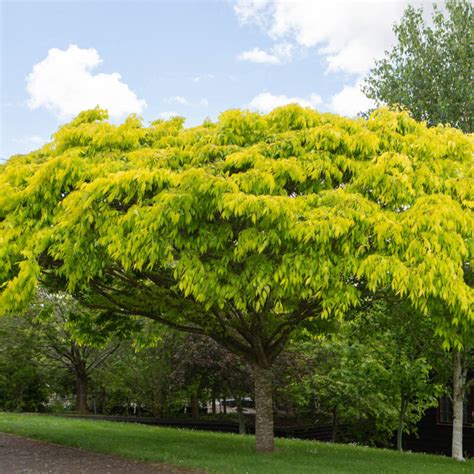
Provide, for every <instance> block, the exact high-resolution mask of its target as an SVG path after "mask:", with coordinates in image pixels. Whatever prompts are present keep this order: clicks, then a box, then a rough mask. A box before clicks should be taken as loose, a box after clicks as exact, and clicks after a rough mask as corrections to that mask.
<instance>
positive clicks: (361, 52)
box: [234, 0, 413, 74]
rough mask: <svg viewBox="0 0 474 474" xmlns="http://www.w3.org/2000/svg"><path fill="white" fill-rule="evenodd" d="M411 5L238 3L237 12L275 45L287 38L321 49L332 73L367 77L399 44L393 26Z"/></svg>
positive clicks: (321, 0)
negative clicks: (256, 26) (394, 44)
mask: <svg viewBox="0 0 474 474" xmlns="http://www.w3.org/2000/svg"><path fill="white" fill-rule="evenodd" d="M408 3H409V2H408V1H406V0H400V1H397V2H394V1H388V0H366V1H364V2H361V1H357V0H334V1H328V0H311V1H308V0H291V1H290V0H280V1H278V2H274V1H272V0H237V2H236V4H235V5H234V11H235V13H236V15H237V17H238V19H239V20H240V22H241V23H242V24H249V23H252V24H257V25H259V26H260V27H261V28H262V29H263V30H264V31H266V33H267V34H268V35H269V36H270V37H271V38H272V39H274V40H275V41H281V39H286V40H287V41H294V42H295V43H296V44H298V45H300V46H303V47H308V48H313V47H314V48H316V51H317V53H318V54H319V55H321V56H323V57H324V58H325V60H326V62H327V71H328V72H336V71H342V72H346V73H352V74H363V73H365V72H367V71H368V70H369V69H370V67H371V66H372V65H373V63H374V60H375V59H376V58H380V57H381V56H383V53H384V51H385V50H386V49H388V48H390V46H391V45H392V44H393V42H394V35H393V32H392V25H393V23H394V22H396V21H398V20H399V19H400V17H401V15H402V13H403V11H404V9H405V8H406V7H407V5H408ZM412 3H413V2H412ZM255 49H258V48H255Z"/></svg>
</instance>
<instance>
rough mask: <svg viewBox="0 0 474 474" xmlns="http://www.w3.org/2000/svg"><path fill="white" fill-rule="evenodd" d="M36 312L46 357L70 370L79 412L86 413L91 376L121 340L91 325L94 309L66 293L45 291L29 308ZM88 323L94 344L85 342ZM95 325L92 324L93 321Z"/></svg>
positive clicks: (36, 327)
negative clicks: (73, 380)
mask: <svg viewBox="0 0 474 474" xmlns="http://www.w3.org/2000/svg"><path fill="white" fill-rule="evenodd" d="M29 312H30V313H31V314H32V315H33V320H32V323H33V329H34V330H35V331H36V332H37V337H38V340H39V341H40V343H41V348H42V353H43V357H44V358H46V359H49V360H50V361H53V362H54V363H55V364H56V365H57V366H58V367H59V368H64V369H66V370H68V371H69V372H70V373H71V374H72V375H73V377H74V379H75V387H76V412H77V413H80V414H86V413H88V412H89V408H88V406H87V398H88V385H89V380H90V378H91V375H92V374H93V372H94V371H95V370H97V369H98V368H99V367H100V366H101V365H103V364H104V363H105V362H106V361H107V359H108V358H109V357H110V356H111V355H112V354H113V353H114V352H115V351H116V350H117V349H118V347H119V344H120V342H119V341H118V340H117V338H115V340H114V339H113V336H114V334H113V333H111V334H107V335H106V334H104V333H103V332H102V333H101V331H100V329H99V327H98V326H95V328H93V327H91V323H92V321H93V317H92V315H91V314H90V313H91V310H86V309H85V308H82V307H81V306H80V305H79V303H78V302H77V301H75V300H74V299H73V298H71V297H70V296H69V295H67V294H50V293H46V292H45V291H42V292H41V293H40V297H39V299H38V300H37V302H36V303H35V304H34V305H32V307H31V308H30V311H29ZM85 324H87V325H88V326H89V331H88V333H89V334H93V338H94V339H95V344H94V342H93V341H91V340H89V343H85V342H84V336H85V335H86V333H85V331H84V325H85ZM92 326H93V323H92Z"/></svg>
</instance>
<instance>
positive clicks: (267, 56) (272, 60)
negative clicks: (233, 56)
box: [237, 48, 280, 64]
mask: <svg viewBox="0 0 474 474" xmlns="http://www.w3.org/2000/svg"><path fill="white" fill-rule="evenodd" d="M237 58H238V59H240V61H249V62H251V63H259V64H279V63H280V60H279V59H278V58H277V57H276V56H275V55H274V54H271V53H267V52H266V51H264V50H263V49H260V48H253V49H249V50H248V51H244V52H242V53H240V54H239V55H238V56H237Z"/></svg>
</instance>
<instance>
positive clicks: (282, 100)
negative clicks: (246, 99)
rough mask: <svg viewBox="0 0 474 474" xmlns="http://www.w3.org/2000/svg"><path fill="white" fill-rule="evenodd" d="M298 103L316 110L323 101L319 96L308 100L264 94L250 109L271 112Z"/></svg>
mask: <svg viewBox="0 0 474 474" xmlns="http://www.w3.org/2000/svg"><path fill="white" fill-rule="evenodd" d="M293 103H297V104H300V105H301V106H303V107H311V108H315V107H316V106H318V105H320V104H321V103H322V99H321V97H320V96H319V95H317V94H311V95H310V96H309V97H308V98H307V99H305V98H302V97H287V96H286V95H274V94H271V93H270V92H263V93H261V94H259V95H257V96H256V97H254V98H253V99H252V100H251V101H250V103H249V104H248V107H249V108H251V109H255V110H258V111H259V112H264V113H267V112H270V111H272V110H273V109H274V108H275V107H280V106H282V105H286V104H293Z"/></svg>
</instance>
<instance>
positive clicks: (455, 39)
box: [363, 0, 474, 133]
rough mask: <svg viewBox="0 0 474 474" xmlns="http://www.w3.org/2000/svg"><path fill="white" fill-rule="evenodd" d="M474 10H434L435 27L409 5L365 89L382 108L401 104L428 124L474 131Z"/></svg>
mask: <svg viewBox="0 0 474 474" xmlns="http://www.w3.org/2000/svg"><path fill="white" fill-rule="evenodd" d="M473 22H474V17H473V6H472V3H471V2H469V1H466V0H462V1H448V2H446V5H445V9H439V8H438V7H436V5H435V6H434V12H433V15H432V25H430V24H427V23H426V22H425V20H424V18H423V10H422V9H415V8H413V7H412V6H409V7H408V8H407V9H406V10H405V13H404V15H403V17H402V18H401V20H400V22H399V23H398V24H396V25H395V26H394V32H395V35H396V37H397V40H398V42H397V44H396V45H395V46H394V48H393V49H392V50H391V51H388V52H386V56H385V58H384V59H382V60H380V61H377V62H376V63H375V67H374V68H373V69H372V70H371V71H370V73H369V75H368V77H367V78H366V80H365V84H364V87H363V91H364V93H365V94H366V95H367V97H369V98H371V99H374V100H375V101H376V103H378V104H382V103H385V104H388V105H401V106H403V107H406V108H407V109H409V110H410V112H411V114H412V115H413V117H414V118H415V119H417V120H425V121H427V122H428V124H429V125H437V124H440V123H443V124H446V123H449V124H450V125H451V126H454V127H456V128H460V129H461V130H463V131H464V132H469V133H471V132H472V131H473V103H474V100H473V99H474V88H473V64H474V48H473V43H474V28H473V24H474V23H473Z"/></svg>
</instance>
